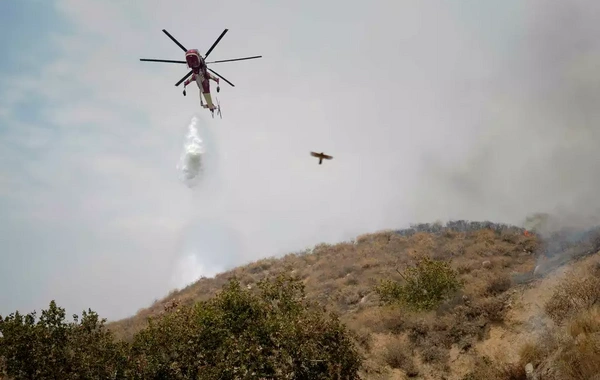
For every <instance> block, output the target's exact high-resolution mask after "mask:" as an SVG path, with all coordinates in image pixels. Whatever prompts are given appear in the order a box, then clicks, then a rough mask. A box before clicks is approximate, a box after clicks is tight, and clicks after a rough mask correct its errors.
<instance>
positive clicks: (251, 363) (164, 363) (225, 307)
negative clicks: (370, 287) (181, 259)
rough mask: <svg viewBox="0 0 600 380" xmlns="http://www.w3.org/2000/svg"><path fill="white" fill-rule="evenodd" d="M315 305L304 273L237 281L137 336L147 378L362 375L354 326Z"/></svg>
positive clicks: (140, 371)
mask: <svg viewBox="0 0 600 380" xmlns="http://www.w3.org/2000/svg"><path fill="white" fill-rule="evenodd" d="M310 306H311V305H309V304H308V303H307V302H306V301H305V300H304V289H303V286H302V284H301V283H300V282H298V281H297V280H293V279H291V278H288V277H284V276H279V277H278V278H277V279H276V280H275V281H273V282H270V281H266V280H264V281H262V282H260V283H259V284H258V292H251V291H249V290H247V289H244V288H242V287H241V286H240V283H239V282H238V281H237V280H232V281H230V282H229V284H228V285H226V286H225V287H224V289H223V290H222V292H221V293H220V294H218V295H217V296H216V297H215V298H213V299H211V300H209V301H206V302H202V303H198V304H196V305H194V306H189V307H183V308H180V309H179V310H177V311H176V312H174V313H172V314H170V315H168V316H166V317H165V318H163V319H161V320H159V321H156V322H154V321H152V322H151V324H150V326H149V327H148V328H147V329H146V330H144V331H142V332H141V333H140V334H138V335H137V336H136V338H135V340H134V343H133V355H134V356H135V358H136V361H137V362H138V363H140V364H139V365H138V367H137V373H138V374H139V378H154V379H158V378H173V379H187V378H194V379H234V378H235V379H238V378H244V379H248V378H288V379H300V378H303V379H304V378H310V379H332V378H339V377H340V376H341V377H342V378H347V379H352V378H358V376H357V371H358V368H359V366H360V363H361V358H360V356H359V354H358V352H357V350H356V349H355V347H354V344H353V343H352V341H351V340H350V336H349V333H348V332H347V331H346V329H345V327H344V326H343V325H342V324H341V323H340V321H339V320H338V319H337V318H336V317H335V316H333V315H330V316H326V315H325V314H324V313H323V312H321V311H318V310H317V309H315V308H311V307H310ZM136 378H138V377H136Z"/></svg>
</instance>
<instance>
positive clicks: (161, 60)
mask: <svg viewBox="0 0 600 380" xmlns="http://www.w3.org/2000/svg"><path fill="white" fill-rule="evenodd" d="M140 61H142V62H164V63H187V62H186V61H173V60H169V59H147V58H140Z"/></svg>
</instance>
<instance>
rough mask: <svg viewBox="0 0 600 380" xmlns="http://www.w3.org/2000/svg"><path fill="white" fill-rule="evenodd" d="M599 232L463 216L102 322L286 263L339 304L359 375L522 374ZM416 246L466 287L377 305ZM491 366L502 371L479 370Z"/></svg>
mask: <svg viewBox="0 0 600 380" xmlns="http://www.w3.org/2000/svg"><path fill="white" fill-rule="evenodd" d="M598 236H600V233H599V232H598V231H597V230H588V231H583V232H582V231H574V232H573V231H570V232H564V231H563V232H561V233H555V234H553V235H550V236H548V237H546V238H545V239H542V238H541V237H540V236H538V235H535V234H529V233H528V232H526V230H524V229H522V228H517V227H512V226H506V225H501V224H494V223H489V222H485V223H480V222H465V221H457V222H452V223H449V224H447V225H446V226H442V225H440V224H423V225H419V226H413V227H412V228H411V229H407V230H401V231H383V232H380V233H376V234H368V235H363V236H359V237H358V238H357V239H355V241H351V242H343V243H339V244H335V245H327V244H321V245H318V246H316V247H314V248H313V249H312V250H310V251H307V252H301V253H296V254H289V255H287V256H285V257H283V258H278V259H275V258H269V259H264V260H260V261H257V262H255V263H252V264H250V265H247V266H244V267H239V268H235V269H232V270H230V271H228V272H225V273H222V274H220V275H217V276H216V277H215V278H210V279H208V278H203V279H200V280H199V281H197V282H196V283H194V284H192V285H190V286H188V287H187V288H185V289H182V290H180V291H176V292H172V293H171V294H169V295H168V296H167V297H165V298H164V299H163V300H161V301H158V302H156V303H155V304H154V305H152V306H150V307H149V308H147V309H143V310H140V311H139V312H138V313H137V314H136V315H135V316H133V317H131V318H128V319H124V320H121V321H117V322H113V323H111V324H110V325H109V326H110V328H111V329H112V330H113V331H115V332H116V333H117V335H118V336H120V337H122V338H125V339H128V338H129V337H131V336H132V334H133V333H135V332H136V331H138V330H139V329H140V328H142V327H143V326H144V325H145V320H146V318H147V317H148V316H152V315H158V314H161V313H163V312H164V310H165V308H168V306H169V305H172V304H173V303H192V302H194V301H196V300H201V299H206V298H208V297H210V296H212V295H213V294H215V292H217V291H218V290H219V289H220V287H221V286H222V285H223V284H224V283H225V282H226V281H227V280H228V279H229V278H231V277H232V276H235V277H237V278H238V279H240V280H241V282H242V283H243V284H244V285H246V286H249V287H251V286H252V285H253V284H254V283H256V282H257V281H258V280H260V279H261V278H264V277H265V276H272V275H276V274H278V273H282V272H287V273H291V274H294V275H296V276H298V277H300V278H301V279H303V281H304V284H305V286H306V292H307V296H308V298H310V299H312V300H316V301H318V302H320V303H321V304H323V305H325V306H327V307H328V308H330V309H334V310H336V311H337V312H338V313H339V314H340V315H341V317H342V320H343V321H344V322H345V323H347V325H348V326H349V327H350V328H351V329H352V330H353V331H354V332H355V333H356V339H357V344H359V346H360V347H361V349H362V351H363V353H364V355H365V363H364V368H363V375H364V378H372V379H387V378H389V379H403V378H420V379H441V378H445V379H471V378H473V379H475V378H481V376H484V377H485V378H498V379H500V378H507V379H508V378H519V377H514V376H513V377H510V376H511V375H510V373H509V372H511V371H512V372H515V373H517V374H518V375H519V376H520V375H523V373H524V372H523V371H524V369H523V363H521V362H520V361H522V358H521V349H522V347H523V345H524V344H526V343H528V342H533V341H535V340H536V339H538V338H539V334H540V333H541V332H542V331H543V327H544V326H546V328H551V327H552V326H553V322H552V321H551V320H550V319H549V318H548V317H547V316H546V314H545V313H544V305H545V303H546V302H547V301H548V299H550V297H552V294H553V292H554V289H555V287H556V286H557V285H558V284H559V283H561V281H563V280H564V279H565V273H566V271H567V270H568V269H574V270H577V271H579V272H581V273H584V272H585V271H586V270H588V269H589V267H590V265H592V264H594V263H596V262H598V261H599V257H600V255H598V254H594V253H595V252H597V251H598V248H599V247H600V245H599V244H598V242H600V239H598ZM420 255H427V256H429V257H432V258H435V259H440V260H450V262H451V266H452V267H453V268H454V269H455V270H456V271H457V272H458V274H459V277H460V279H461V280H462V281H463V282H464V287H463V289H462V290H461V291H460V292H459V293H457V294H455V296H454V297H453V298H452V299H450V300H448V301H446V302H445V303H444V304H443V305H441V306H440V307H439V308H438V309H437V310H434V311H431V312H418V313H417V312H411V311H408V310H405V309H402V308H401V307H398V306H395V307H392V306H380V305H379V299H378V296H377V293H376V292H375V290H374V288H375V286H377V285H378V284H379V282H380V280H383V279H394V280H398V281H400V280H401V276H400V275H399V273H398V272H399V271H401V270H402V269H403V268H405V267H407V266H409V265H412V264H413V263H414V261H415V258H417V257H419V256H420ZM573 260H578V261H576V262H573ZM536 267H537V270H535V269H536ZM571 267H572V268H571ZM586 268H588V269H586ZM534 270H535V276H534ZM579 272H578V273H579ZM511 364H514V365H513V366H511ZM491 367H494V368H496V369H498V368H501V369H504V370H503V371H500V372H498V371H496V372H494V373H491V372H487V373H485V374H484V372H481V371H486V370H488V369H489V368H491ZM519 368H520V369H519ZM521 372H523V373H521ZM473 376H474V377H473ZM515 376H517V375H515Z"/></svg>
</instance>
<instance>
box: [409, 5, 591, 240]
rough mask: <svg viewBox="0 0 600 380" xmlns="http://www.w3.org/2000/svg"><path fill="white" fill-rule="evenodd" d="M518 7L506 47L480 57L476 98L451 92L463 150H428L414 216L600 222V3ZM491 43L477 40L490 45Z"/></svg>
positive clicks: (584, 224)
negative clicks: (481, 75)
mask: <svg viewBox="0 0 600 380" xmlns="http://www.w3.org/2000/svg"><path fill="white" fill-rule="evenodd" d="M523 4H526V5H524V9H525V12H524V14H522V15H523V17H522V18H521V19H522V22H521V23H519V24H518V25H517V28H516V29H515V30H511V31H510V33H511V34H512V35H514V36H515V37H514V38H512V40H511V41H512V45H511V47H510V49H509V51H508V52H507V53H506V54H504V53H503V55H493V54H488V55H487V56H486V60H485V61H484V62H485V65H486V69H487V70H488V72H489V73H490V74H489V75H488V76H487V79H486V80H485V81H484V82H481V81H477V82H476V83H477V85H476V87H475V89H476V92H477V93H478V97H477V98H470V97H469V96H470V94H471V93H469V94H464V93H462V92H461V91H459V90H458V89H457V90H456V91H451V90H449V92H448V94H450V95H449V96H448V98H447V99H446V101H447V103H448V104H450V105H451V106H452V107H453V109H455V110H457V111H456V112H458V114H457V118H458V119H459V120H460V124H459V123H456V122H454V120H449V122H448V125H446V126H445V127H446V128H452V129H453V131H455V136H454V137H453V141H456V142H457V143H458V142H460V143H461V144H462V145H464V146H465V147H466V148H465V149H464V152H463V153H462V154H459V155H458V157H453V156H451V155H449V154H448V153H449V151H451V148H453V147H452V146H449V147H447V148H444V147H439V146H438V147H435V149H431V150H430V151H428V152H427V153H426V154H425V156H424V157H425V158H423V159H422V160H421V163H422V164H423V170H422V172H421V175H420V178H421V180H422V182H421V183H420V191H419V194H418V195H417V197H418V198H417V199H416V200H415V202H414V204H416V207H420V208H419V209H418V210H417V211H416V214H417V219H421V220H431V219H435V218H438V217H441V218H453V219H471V220H490V219H493V220H496V221H502V222H507V223H514V224H520V223H522V221H523V220H524V219H525V217H526V216H527V215H529V214H531V213H535V212H546V213H550V214H552V215H553V216H554V217H555V218H556V220H560V223H563V224H565V225H576V226H578V227H579V228H583V227H589V226H592V225H595V224H597V223H598V222H599V221H600V197H598V196H597V194H598V193H600V165H599V163H600V149H598V145H597V141H599V139H600V107H598V105H599V104H600V39H598V38H597V36H598V35H600V18H599V17H598V15H600V2H597V1H588V0H575V1H569V2H566V1H559V0H550V1H541V0H533V1H528V2H526V3H523ZM503 33H504V34H505V35H508V33H507V31H506V30H505V31H503ZM507 38H508V37H507ZM489 43H490V41H485V40H482V41H481V44H482V46H485V47H486V48H488V50H490V51H492V50H493V49H494V48H495V47H494V46H488V45H489ZM482 50H483V49H482ZM472 54H473V55H474V56H475V55H477V54H484V53H482V52H479V51H473V52H472ZM473 75H475V74H473ZM457 80H461V81H463V80H464V82H465V83H467V84H469V83H470V81H471V80H472V78H471V77H465V78H458V79H457ZM467 95H469V96H467ZM467 101H468V102H469V103H468V104H469V107H460V106H459V105H460V104H461V102H467ZM461 112H463V113H461Z"/></svg>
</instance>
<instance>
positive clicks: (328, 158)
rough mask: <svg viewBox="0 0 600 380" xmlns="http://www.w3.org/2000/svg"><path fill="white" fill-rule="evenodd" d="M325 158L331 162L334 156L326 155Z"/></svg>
mask: <svg viewBox="0 0 600 380" xmlns="http://www.w3.org/2000/svg"><path fill="white" fill-rule="evenodd" d="M323 158H324V159H326V160H331V159H332V158H333V156H328V155H326V154H324V155H323Z"/></svg>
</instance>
